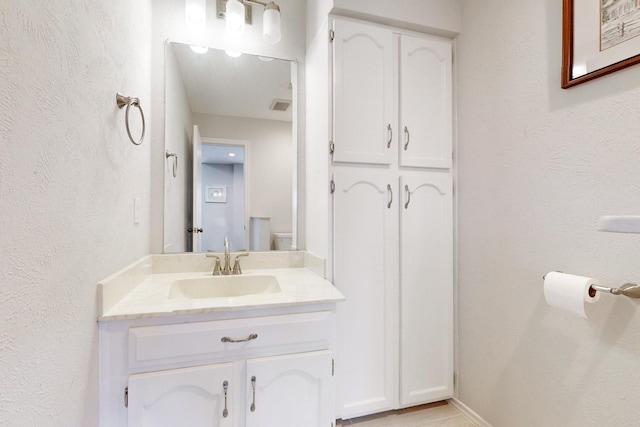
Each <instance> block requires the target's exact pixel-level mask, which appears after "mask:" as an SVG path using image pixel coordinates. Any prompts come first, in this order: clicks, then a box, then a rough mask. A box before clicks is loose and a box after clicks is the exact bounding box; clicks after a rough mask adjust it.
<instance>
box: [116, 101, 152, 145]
mask: <svg viewBox="0 0 640 427" xmlns="http://www.w3.org/2000/svg"><path fill="white" fill-rule="evenodd" d="M116 104H118V108H120V109H122V108H123V107H124V106H125V105H126V106H127V110H126V112H125V115H124V123H125V125H126V126H127V134H128V135H129V140H131V142H132V143H133V145H140V144H142V140H143V139H144V131H145V123H144V113H143V112H142V107H141V106H140V100H139V99H138V98H132V97H130V96H124V95H122V94H121V93H116ZM132 105H133V106H134V107H138V110H140V117H141V118H142V135H140V139H139V140H138V142H136V140H135V139H133V137H132V136H131V131H130V130H129V108H131V106H132Z"/></svg>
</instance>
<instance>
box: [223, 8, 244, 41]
mask: <svg viewBox="0 0 640 427" xmlns="http://www.w3.org/2000/svg"><path fill="white" fill-rule="evenodd" d="M225 21H226V22H227V34H229V35H230V36H232V37H241V36H242V35H243V34H244V3H241V2H239V1H238V0H227V10H226V13H225Z"/></svg>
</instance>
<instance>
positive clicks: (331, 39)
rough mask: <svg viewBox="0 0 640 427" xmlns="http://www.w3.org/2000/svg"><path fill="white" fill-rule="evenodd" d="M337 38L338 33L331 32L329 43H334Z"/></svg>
mask: <svg viewBox="0 0 640 427" xmlns="http://www.w3.org/2000/svg"><path fill="white" fill-rule="evenodd" d="M335 37H336V32H335V31H333V30H329V43H333V39H334V38H335Z"/></svg>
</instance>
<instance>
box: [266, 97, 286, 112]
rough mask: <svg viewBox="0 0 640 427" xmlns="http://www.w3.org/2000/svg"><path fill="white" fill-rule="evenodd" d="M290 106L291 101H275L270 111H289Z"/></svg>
mask: <svg viewBox="0 0 640 427" xmlns="http://www.w3.org/2000/svg"><path fill="white" fill-rule="evenodd" d="M289 105H291V101H287V100H286V99H274V100H273V102H272V103H271V107H269V109H270V110H273V111H287V108H289Z"/></svg>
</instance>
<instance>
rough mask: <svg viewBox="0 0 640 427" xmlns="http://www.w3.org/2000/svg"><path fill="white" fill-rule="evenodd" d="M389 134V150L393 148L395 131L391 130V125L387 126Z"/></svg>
mask: <svg viewBox="0 0 640 427" xmlns="http://www.w3.org/2000/svg"><path fill="white" fill-rule="evenodd" d="M387 134H388V135H389V140H388V141H387V148H391V141H392V140H393V129H391V123H388V124H387Z"/></svg>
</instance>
